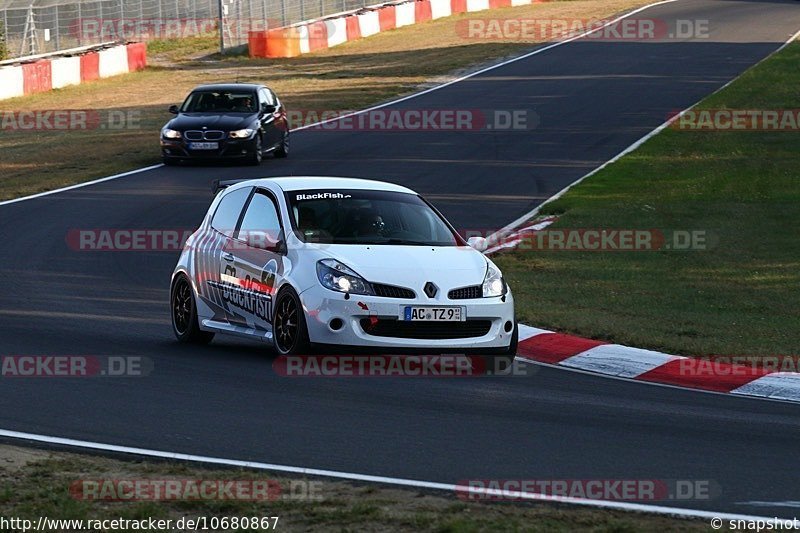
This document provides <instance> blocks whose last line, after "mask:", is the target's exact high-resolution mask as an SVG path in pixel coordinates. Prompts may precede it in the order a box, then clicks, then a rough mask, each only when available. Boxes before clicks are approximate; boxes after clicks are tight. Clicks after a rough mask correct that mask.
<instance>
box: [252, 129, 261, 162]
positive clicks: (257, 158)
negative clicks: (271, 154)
mask: <svg viewBox="0 0 800 533" xmlns="http://www.w3.org/2000/svg"><path fill="white" fill-rule="evenodd" d="M263 150H264V149H263V147H262V146H261V133H258V134H256V141H255V147H254V149H253V153H252V154H251V155H250V164H251V165H253V166H258V165H260V164H261V161H262V160H263V159H264V153H263Z"/></svg>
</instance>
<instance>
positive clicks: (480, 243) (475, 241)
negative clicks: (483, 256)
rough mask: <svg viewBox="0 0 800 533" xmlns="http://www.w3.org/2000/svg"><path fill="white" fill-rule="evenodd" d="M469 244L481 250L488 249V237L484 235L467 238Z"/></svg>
mask: <svg viewBox="0 0 800 533" xmlns="http://www.w3.org/2000/svg"><path fill="white" fill-rule="evenodd" d="M467 244H468V245H469V246H470V247H471V248H475V249H476V250H478V251H479V252H482V251H484V250H485V249H486V239H485V238H483V237H470V238H469V239H467Z"/></svg>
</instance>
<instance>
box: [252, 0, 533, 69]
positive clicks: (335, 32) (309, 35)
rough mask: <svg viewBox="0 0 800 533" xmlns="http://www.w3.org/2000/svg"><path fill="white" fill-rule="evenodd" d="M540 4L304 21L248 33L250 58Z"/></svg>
mask: <svg viewBox="0 0 800 533" xmlns="http://www.w3.org/2000/svg"><path fill="white" fill-rule="evenodd" d="M541 1H543V0H405V1H402V2H399V3H391V4H380V5H375V6H371V7H367V8H362V9H357V10H353V11H347V12H343V13H339V14H337V15H331V16H330V17H327V18H322V19H316V20H307V21H304V22H299V23H297V24H293V25H291V26H287V27H285V28H276V29H272V30H266V31H251V32H250V34H249V36H248V42H249V50H250V57H271V58H276V57H295V56H298V55H301V54H307V53H309V52H314V51H316V50H323V49H325V48H331V47H334V46H338V45H340V44H342V43H345V42H348V41H354V40H356V39H361V38H363V37H369V36H370V35H375V34H376V33H380V32H382V31H387V30H391V29H394V28H402V27H403V26H410V25H411V24H419V23H420V22H426V21H428V20H435V19H439V18H442V17H449V16H450V15H455V14H457V13H466V12H470V11H483V10H485V9H495V8H500V7H510V6H521V5H527V4H533V3H538V2H541Z"/></svg>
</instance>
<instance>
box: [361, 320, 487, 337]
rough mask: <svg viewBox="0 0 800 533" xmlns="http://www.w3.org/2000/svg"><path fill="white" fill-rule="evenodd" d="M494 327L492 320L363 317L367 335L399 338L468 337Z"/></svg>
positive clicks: (363, 326) (484, 333)
mask: <svg viewBox="0 0 800 533" xmlns="http://www.w3.org/2000/svg"><path fill="white" fill-rule="evenodd" d="M491 327H492V321H491V320H466V321H464V322H407V321H405V320H397V319H391V318H380V319H378V320H377V321H375V322H374V323H373V320H372V319H369V318H362V319H361V328H362V329H363V330H364V333H366V334H367V335H373V336H375V337H395V338H399V339H467V338H472V337H483V336H484V335H486V334H487V333H489V330H490V329H491Z"/></svg>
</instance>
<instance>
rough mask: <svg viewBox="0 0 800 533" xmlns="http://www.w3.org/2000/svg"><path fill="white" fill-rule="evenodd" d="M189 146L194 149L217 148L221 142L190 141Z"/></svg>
mask: <svg viewBox="0 0 800 533" xmlns="http://www.w3.org/2000/svg"><path fill="white" fill-rule="evenodd" d="M189 148H190V149H192V150H217V149H219V143H189Z"/></svg>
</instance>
